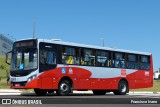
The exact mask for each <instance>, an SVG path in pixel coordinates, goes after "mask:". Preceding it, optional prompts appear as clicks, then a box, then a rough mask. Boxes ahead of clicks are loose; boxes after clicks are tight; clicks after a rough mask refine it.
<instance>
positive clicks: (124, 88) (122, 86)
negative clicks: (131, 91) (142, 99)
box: [120, 84, 127, 92]
mask: <svg viewBox="0 0 160 107" xmlns="http://www.w3.org/2000/svg"><path fill="white" fill-rule="evenodd" d="M120 88H121V90H122V92H126V89H127V87H126V85H125V84H121V86H120Z"/></svg>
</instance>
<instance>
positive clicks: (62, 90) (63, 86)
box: [60, 83, 68, 93]
mask: <svg viewBox="0 0 160 107" xmlns="http://www.w3.org/2000/svg"><path fill="white" fill-rule="evenodd" d="M60 90H61V92H62V93H64V92H66V91H68V85H67V84H65V83H62V84H61V85H60Z"/></svg>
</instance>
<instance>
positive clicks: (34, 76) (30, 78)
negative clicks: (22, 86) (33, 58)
mask: <svg viewBox="0 0 160 107" xmlns="http://www.w3.org/2000/svg"><path fill="white" fill-rule="evenodd" d="M36 77H37V75H33V76H31V77H29V78H28V80H27V82H30V81H31V80H33V79H35V78H36Z"/></svg>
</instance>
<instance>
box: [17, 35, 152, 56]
mask: <svg viewBox="0 0 160 107" xmlns="http://www.w3.org/2000/svg"><path fill="white" fill-rule="evenodd" d="M22 40H33V38H28V39H22ZM22 40H18V41H22ZM37 40H38V42H39V43H40V42H45V43H54V44H61V45H68V46H77V47H84V48H93V49H100V50H108V51H117V52H125V53H132V54H141V55H151V53H149V52H140V51H132V50H125V49H117V48H111V47H101V46H93V45H86V44H78V43H71V42H64V41H61V40H59V39H51V40H48V39H37Z"/></svg>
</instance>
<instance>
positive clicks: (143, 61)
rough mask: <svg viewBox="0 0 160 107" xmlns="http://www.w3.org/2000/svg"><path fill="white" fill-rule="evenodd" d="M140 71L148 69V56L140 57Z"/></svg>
mask: <svg viewBox="0 0 160 107" xmlns="http://www.w3.org/2000/svg"><path fill="white" fill-rule="evenodd" d="M140 69H142V70H149V69H150V62H149V56H140Z"/></svg>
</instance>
